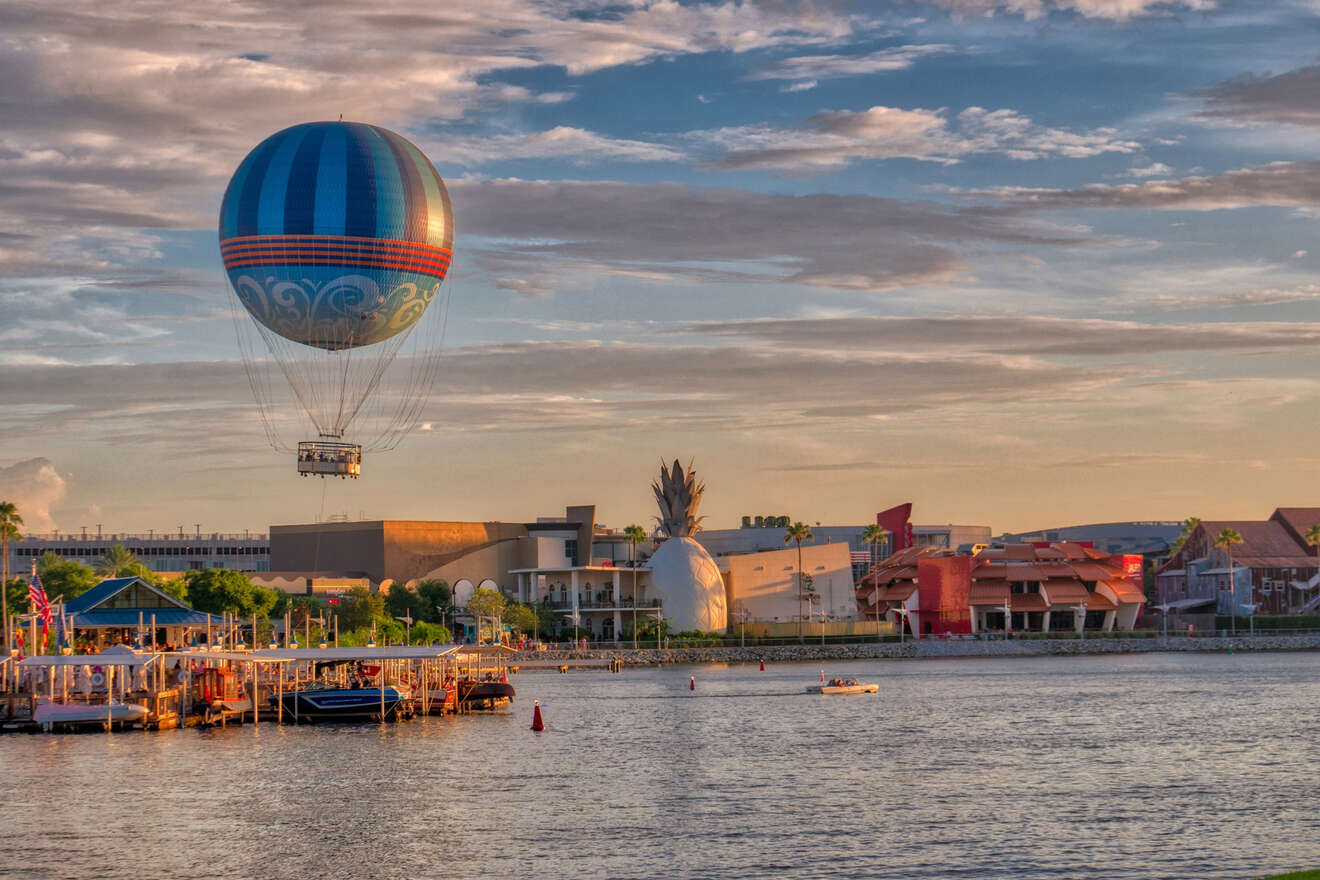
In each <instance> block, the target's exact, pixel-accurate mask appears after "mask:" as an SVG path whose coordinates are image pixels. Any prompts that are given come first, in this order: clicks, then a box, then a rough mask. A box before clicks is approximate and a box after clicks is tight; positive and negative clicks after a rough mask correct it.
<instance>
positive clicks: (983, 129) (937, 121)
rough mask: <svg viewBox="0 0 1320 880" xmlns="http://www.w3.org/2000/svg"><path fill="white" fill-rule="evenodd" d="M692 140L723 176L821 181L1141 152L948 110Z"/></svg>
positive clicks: (713, 133) (884, 111) (1124, 144)
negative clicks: (885, 171)
mask: <svg viewBox="0 0 1320 880" xmlns="http://www.w3.org/2000/svg"><path fill="white" fill-rule="evenodd" d="M689 137H691V138H693V139H695V140H698V141H702V140H704V141H706V142H707V143H708V144H710V145H712V146H715V147H717V148H719V149H721V150H723V151H724V154H723V155H722V156H720V157H718V158H716V159H714V160H712V161H711V162H710V165H711V166H712V167H715V168H722V169H745V168H770V169H777V170H783V171H789V172H797V173H814V172H819V171H825V170H830V169H833V168H839V167H842V166H844V165H848V164H850V163H852V162H857V161H862V160H874V159H900V158H904V159H919V160H923V161H930V162H943V163H954V162H957V161H959V159H960V157H962V156H965V155H970V154H974V153H998V154H1000V155H1003V156H1007V157H1008V158H1011V159H1023V160H1026V159H1041V158H1046V157H1051V156H1059V157H1065V158H1086V157H1090V156H1096V155H1099V154H1101V153H1132V152H1136V151H1137V150H1139V149H1140V147H1141V145H1140V144H1138V143H1136V142H1135V141H1129V140H1124V139H1122V138H1120V137H1119V136H1118V133H1117V132H1116V131H1114V130H1113V129H1110V128H1100V129H1096V130H1094V131H1091V132H1084V133H1078V132H1069V131H1064V130H1062V129H1057V128H1049V127H1045V126H1040V125H1036V124H1035V123H1033V122H1032V121H1031V120H1030V119H1029V118H1028V117H1026V116H1023V115H1022V114H1020V113H1018V112H1016V111H1014V110H1004V109H1001V110H986V109H984V108H982V107H968V108H967V109H965V110H963V111H962V112H961V113H959V114H958V115H957V116H956V117H954V119H953V120H950V119H949V117H948V114H947V112H946V111H945V110H943V109H938V110H927V109H922V108H917V109H914V110H904V109H901V108H897V107H883V106H875V107H871V108H870V109H868V110H863V111H851V110H830V111H825V112H822V113H817V114H816V115H814V116H812V117H810V118H809V119H807V121H806V123H805V124H804V125H802V126H800V127H797V128H776V127H773V126H769V125H755V126H733V127H727V128H720V129H714V130H710V131H705V132H694V133H693V134H691V135H690V136H689Z"/></svg>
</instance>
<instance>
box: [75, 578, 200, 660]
mask: <svg viewBox="0 0 1320 880" xmlns="http://www.w3.org/2000/svg"><path fill="white" fill-rule="evenodd" d="M64 616H65V619H66V620H67V621H68V623H69V626H70V628H71V629H72V630H73V631H74V633H77V634H81V635H83V636H85V637H87V639H88V641H90V642H91V643H92V644H97V645H104V644H122V643H128V642H132V641H133V640H135V639H138V638H141V639H142V641H143V643H144V644H152V643H154V644H155V645H156V646H157V647H162V646H164V645H176V646H179V647H184V646H186V645H188V643H189V642H190V641H191V639H192V638H193V636H194V635H196V634H198V633H200V634H201V636H202V637H203V638H205V637H206V636H207V635H208V634H209V630H210V628H211V627H212V626H218V625H219V624H220V623H221V620H220V618H218V617H215V616H213V615H210V614H207V613H206V612H204V611H197V610H196V609H194V608H191V607H189V606H188V605H187V604H186V603H184V602H182V601H180V600H179V599H176V598H174V597H173V596H171V595H169V594H168V593H166V592H164V591H162V590H158V589H156V588H155V587H153V586H152V585H151V584H149V583H147V582H146V581H144V580H143V579H142V578H138V577H121V578H111V579H109V580H104V581H101V582H100V583H99V584H97V585H96V586H94V587H92V588H91V589H90V590H88V591H87V592H85V593H83V594H82V595H81V596H78V597H76V598H74V599H70V600H69V601H68V602H66V603H65V605H64ZM153 625H154V626H155V638H154V640H153V638H152V635H151V632H152V626H153Z"/></svg>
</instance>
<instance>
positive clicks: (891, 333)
mask: <svg viewBox="0 0 1320 880" xmlns="http://www.w3.org/2000/svg"><path fill="white" fill-rule="evenodd" d="M683 329H684V330H685V331H686V332H700V333H706V334H711V335H715V336H723V337H731V338H737V339H755V340H758V341H761V342H772V343H775V344H777V345H779V346H787V347H799V346H800V347H811V346H829V347H834V348H838V349H844V350H848V351H871V352H885V353H903V352H912V351H921V352H929V353H931V354H934V353H935V352H941V353H943V354H945V356H954V357H957V356H960V354H959V353H973V354H977V355H1003V356H1026V357H1046V356H1066V355H1085V356H1090V357H1131V356H1134V355H1138V356H1139V355H1149V354H1164V353H1169V352H1181V351H1219V352H1224V351H1232V352H1262V351H1283V350H1309V349H1313V348H1314V347H1315V346H1316V344H1317V343H1320V324H1303V323H1281V322H1280V323H1271V322H1252V323H1240V322H1235V323H1203V324H1140V323H1136V322H1132V321H1107V320H1101V319H1088V318H1049V317H1033V316H1026V317H1022V316H1014V317H998V316H992V317H972V318H904V317H861V316H855V317H846V318H821V319H802V318H796V319H792V320H781V319H773V320H752V321H723V322H708V323H700V324H690V325H687V326H685V327H684V328H683Z"/></svg>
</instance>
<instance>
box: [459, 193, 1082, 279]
mask: <svg viewBox="0 0 1320 880" xmlns="http://www.w3.org/2000/svg"><path fill="white" fill-rule="evenodd" d="M452 192H453V197H454V204H455V206H456V207H455V210H458V209H459V208H461V209H462V212H463V217H464V223H465V228H466V229H467V230H469V231H470V233H472V234H474V235H479V236H489V237H491V238H493V239H496V240H498V241H499V242H500V244H499V246H498V247H494V248H490V249H486V250H483V251H482V252H481V253H480V255H479V257H478V261H479V263H480V264H481V265H482V266H483V267H484V268H485V269H486V270H487V271H489V272H490V273H492V274H493V275H495V276H496V277H501V278H531V277H536V278H541V279H545V278H547V277H548V276H552V275H553V274H554V273H555V272H556V271H571V270H572V267H573V265H574V264H582V265H583V266H584V267H585V266H591V267H593V271H599V270H600V269H602V268H609V269H610V270H612V271H616V272H621V273H634V275H635V277H646V276H647V275H648V274H649V275H651V276H652V277H655V278H657V279H668V280H675V279H678V280H689V281H702V282H707V283H709V282H716V281H727V282H739V283H765V282H767V281H778V282H785V283H796V284H807V285H818V286H822V287H835V288H844V289H854V290H873V291H881V290H892V289H895V288H899V287H905V286H911V285H920V284H928V283H932V282H935V281H940V280H947V279H949V278H952V277H954V276H956V275H958V274H960V273H963V272H966V271H967V270H968V265H967V264H966V262H965V261H964V259H963V257H962V255H961V251H962V249H963V248H964V247H967V246H971V245H975V244H977V243H986V242H996V243H1006V244H1018V245H1024V244H1040V245H1050V244H1062V243H1067V244H1085V243H1088V242H1090V241H1092V240H1093V239H1091V238H1090V237H1088V236H1087V235H1086V234H1084V233H1079V232H1077V231H1075V230H1066V229H1060V228H1057V227H1051V226H1047V225H1043V224H1037V223H1033V222H1030V221H1029V219H1027V218H1022V217H1016V216H1012V215H1003V214H999V213H997V212H995V211H986V210H983V209H979V208H973V209H968V210H960V209H957V208H949V207H947V206H942V205H938V204H935V203H923V202H904V201H900V200H896V199H884V198H877V197H873V196H838V195H823V194H822V195H808V196H785V195H774V194H767V193H755V192H749V191H746V190H736V189H726V188H697V187H689V186H684V185H680V184H656V185H643V184H627V183H618V182H590V181H527V180H492V181H468V180H465V181H456V182H455V183H454V185H453V187H452ZM675 218H680V222H675ZM786 229H791V230H793V234H792V235H784V234H783V232H784V230H786ZM547 230H553V232H554V235H555V238H554V239H553V240H547V239H546V231H547ZM543 283H546V282H543Z"/></svg>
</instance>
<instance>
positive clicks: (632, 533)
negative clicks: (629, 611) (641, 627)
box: [623, 523, 646, 651]
mask: <svg viewBox="0 0 1320 880" xmlns="http://www.w3.org/2000/svg"><path fill="white" fill-rule="evenodd" d="M623 536H624V537H625V538H627V539H628V546H629V547H630V548H631V552H630V553H629V554H628V559H629V561H631V562H632V574H633V602H632V604H633V650H634V651H636V650H637V542H639V541H645V540H646V529H644V528H642V527H641V526H639V525H637V524H636V523H633V524H632V525H630V526H628V528H626V529H624V530H623Z"/></svg>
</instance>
